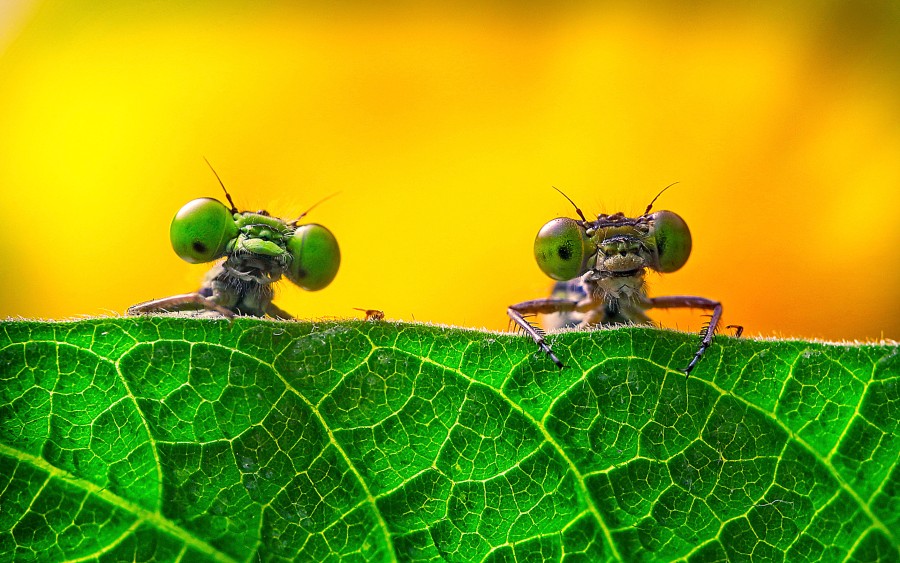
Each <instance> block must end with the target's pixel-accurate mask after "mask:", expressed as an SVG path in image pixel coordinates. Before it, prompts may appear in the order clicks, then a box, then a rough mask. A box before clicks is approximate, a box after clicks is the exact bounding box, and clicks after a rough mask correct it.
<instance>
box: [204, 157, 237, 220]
mask: <svg viewBox="0 0 900 563" xmlns="http://www.w3.org/2000/svg"><path fill="white" fill-rule="evenodd" d="M203 160H206V157H205V156H204V157H203ZM206 165H207V166H209V169H210V170H212V173H213V174H214V175H215V176H216V180H218V181H219V185H220V186H222V191H223V192H225V197H226V198H228V203H230V204H231V212H232V213H237V212H238V209H237V206H236V205H235V204H234V201H233V200H232V199H231V194H230V193H228V190H226V189H225V183H224V182H222V178H219V173H218V172H216V169H215V168H213V165H212V164H210V163H209V161H208V160H206Z"/></svg>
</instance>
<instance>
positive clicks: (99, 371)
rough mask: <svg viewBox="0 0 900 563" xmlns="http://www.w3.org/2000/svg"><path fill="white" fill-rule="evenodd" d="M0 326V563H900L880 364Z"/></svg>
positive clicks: (889, 366) (770, 346)
mask: <svg viewBox="0 0 900 563" xmlns="http://www.w3.org/2000/svg"><path fill="white" fill-rule="evenodd" d="M551 340H552V343H553V346H554V350H555V351H556V352H557V353H558V354H559V355H560V357H561V358H563V361H565V362H566V363H567V365H568V367H567V368H566V369H565V370H562V371H560V370H558V369H556V367H555V366H554V365H553V364H552V363H551V362H550V361H549V360H547V358H545V357H543V356H541V355H540V354H537V353H536V348H535V347H534V345H533V343H532V342H531V341H530V340H529V339H527V338H525V337H521V336H513V335H501V334H494V333H486V332H480V331H472V330H461V329H449V328H441V327H433V326H428V325H420V324H402V323H387V322H361V321H360V322H357V321H352V322H319V323H309V322H291V323H283V322H281V323H279V322H270V321H265V320H258V319H246V318H241V319H238V320H236V321H235V322H234V323H233V324H231V325H229V324H228V323H226V322H224V321H213V320H207V319H185V318H175V317H148V318H132V319H93V320H85V321H78V322H67V323H38V322H25V321H8V322H4V323H2V324H0V560H8V559H12V558H15V559H17V560H23V561H24V560H63V559H78V560H85V561H88V560H90V561H94V560H96V561H107V560H108V561H114V560H121V559H127V560H135V561H169V560H177V559H183V560H188V561H204V560H210V561H212V560H216V561H256V560H278V559H284V560H294V559H297V560H310V561H338V560H348V561H352V560H359V561H440V560H448V561H535V560H551V561H559V560H564V561H617V560H624V561H673V560H686V561H713V560H726V559H731V560H745V559H746V560H758V561H780V560H785V561H820V560H845V559H848V560H859V561H863V560H864V561H878V560H881V561H898V560H900V548H898V543H900V465H898V456H900V422H898V421H900V386H898V380H900V353H898V347H897V346H896V345H824V344H818V343H811V342H804V341H754V340H749V339H745V340H735V339H732V338H728V337H719V338H717V340H716V343H715V344H714V345H713V347H712V348H710V349H709V350H708V352H707V354H706V356H705V357H704V358H703V360H702V361H701V362H700V364H699V365H698V367H697V369H696V370H695V371H694V373H693V374H692V376H691V378H690V379H688V380H685V377H684V375H683V374H682V373H681V372H680V370H681V368H683V367H684V366H685V365H686V362H687V360H689V359H690V357H691V355H692V354H693V352H694V350H695V347H696V345H697V341H696V337H695V336H692V335H688V334H681V333H675V332H669V331H661V330H656V329H652V328H637V327H628V328H620V329H613V330H603V331H597V332H571V333H562V334H559V335H554V336H551Z"/></svg>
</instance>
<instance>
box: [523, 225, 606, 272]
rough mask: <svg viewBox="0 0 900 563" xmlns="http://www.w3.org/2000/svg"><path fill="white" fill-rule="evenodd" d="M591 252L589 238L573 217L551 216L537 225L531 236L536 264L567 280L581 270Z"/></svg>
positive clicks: (584, 268)
mask: <svg viewBox="0 0 900 563" xmlns="http://www.w3.org/2000/svg"><path fill="white" fill-rule="evenodd" d="M592 253H593V248H592V245H591V240H590V239H589V238H588V236H587V235H586V234H585V232H584V228H582V227H581V226H580V225H579V224H578V223H577V222H576V221H575V220H574V219H568V218H565V217H560V218H559V219H554V220H552V221H550V222H549V223H547V224H546V225H544V226H543V227H541V230H540V231H539V232H538V234H537V238H535V239H534V257H535V259H536V260H537V263H538V266H540V268H541V270H543V272H544V273H545V274H547V275H548V276H550V277H551V278H553V279H555V280H560V281H564V280H570V279H572V278H576V277H578V276H580V275H581V274H583V273H584V272H585V271H586V270H587V268H586V262H587V259H588V257H590V255H591V254H592Z"/></svg>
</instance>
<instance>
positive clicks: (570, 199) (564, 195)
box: [553, 186, 587, 223]
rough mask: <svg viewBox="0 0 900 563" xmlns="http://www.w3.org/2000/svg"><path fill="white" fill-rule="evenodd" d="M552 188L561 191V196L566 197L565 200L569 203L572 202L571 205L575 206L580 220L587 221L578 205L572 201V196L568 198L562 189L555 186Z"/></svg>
mask: <svg viewBox="0 0 900 563" xmlns="http://www.w3.org/2000/svg"><path fill="white" fill-rule="evenodd" d="M553 189H554V190H556V191H558V192H559V193H561V194H562V196H563V197H564V198H566V199H567V200H569V203H571V204H572V207H574V208H575V213H578V216H579V217H581V220H582V221H584V222H585V223H587V218H585V216H584V213H582V212H581V210H580V209H578V206H577V205H575V202H574V201H572V198H570V197H569V196H567V195H566V194H564V193H563V191H562V190H561V189H559V188H557V187H556V186H553Z"/></svg>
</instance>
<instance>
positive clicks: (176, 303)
mask: <svg viewBox="0 0 900 563" xmlns="http://www.w3.org/2000/svg"><path fill="white" fill-rule="evenodd" d="M210 168H212V166H210ZM213 173H214V174H215V170H213ZM216 178H217V179H219V175H218V174H216ZM219 184H220V185H221V186H222V189H223V190H224V191H225V197H226V198H227V199H228V203H229V205H230V206H231V207H230V208H228V207H226V206H225V205H224V204H223V203H221V202H220V201H218V200H216V199H213V198H200V199H195V200H193V201H191V202H189V203H187V204H186V205H185V206H184V207H182V208H181V210H179V211H178V213H177V214H176V215H175V218H174V219H173V220H172V225H171V227H170V229H169V236H170V239H171V242H172V248H173V249H174V250H175V253H176V254H178V256H180V257H181V258H182V259H183V260H185V261H187V262H190V263H192V264H199V263H203V262H212V261H213V260H218V259H220V258H225V260H224V261H223V262H221V263H219V264H216V265H215V266H213V268H212V269H211V270H210V271H209V273H208V274H207V275H206V278H205V279H204V281H203V284H202V286H201V287H200V290H199V291H196V292H194V293H185V294H183V295H173V296H172V297H166V298H163V299H155V300H153V301H147V302H146V303H140V304H138V305H134V306H133V307H130V308H129V309H128V314H130V315H134V314H141V313H153V312H164V311H184V310H195V309H206V310H210V311H216V312H218V313H220V314H222V315H224V316H225V317H228V318H231V317H234V316H235V315H236V314H242V315H252V316H257V317H262V316H266V315H268V316H270V317H274V318H278V319H290V318H292V317H291V315H289V314H288V313H286V312H284V311H283V310H281V309H280V308H279V307H277V306H276V305H275V304H274V303H272V298H273V296H274V290H273V287H272V286H273V284H274V283H275V282H277V281H278V280H280V279H281V277H282V276H285V277H287V279H289V280H290V281H292V282H293V283H295V284H297V285H298V286H300V287H302V288H303V289H306V290H308V291H316V290H319V289H322V288H324V287H325V286H327V285H328V284H329V283H331V280H333V279H334V277H335V275H336V274H337V271H338V267H339V266H340V264H341V252H340V249H339V248H338V244H337V240H336V239H335V238H334V235H332V234H331V231H329V230H328V229H326V228H325V227H323V226H322V225H317V224H315V223H311V224H305V225H299V224H298V223H299V221H300V219H302V218H303V217H304V216H305V215H306V214H307V213H309V211H310V210H312V208H310V209H308V210H307V211H305V212H304V213H302V214H301V215H300V216H299V217H297V218H296V219H294V220H293V221H285V220H283V219H279V218H277V217H272V216H271V215H269V213H267V212H266V211H257V212H255V213H253V212H250V211H238V209H237V207H236V206H235V205H234V202H233V201H232V200H231V195H229V193H228V190H226V189H225V185H224V184H222V181H221V179H219ZM313 207H315V205H314V206H313Z"/></svg>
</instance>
